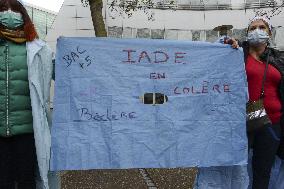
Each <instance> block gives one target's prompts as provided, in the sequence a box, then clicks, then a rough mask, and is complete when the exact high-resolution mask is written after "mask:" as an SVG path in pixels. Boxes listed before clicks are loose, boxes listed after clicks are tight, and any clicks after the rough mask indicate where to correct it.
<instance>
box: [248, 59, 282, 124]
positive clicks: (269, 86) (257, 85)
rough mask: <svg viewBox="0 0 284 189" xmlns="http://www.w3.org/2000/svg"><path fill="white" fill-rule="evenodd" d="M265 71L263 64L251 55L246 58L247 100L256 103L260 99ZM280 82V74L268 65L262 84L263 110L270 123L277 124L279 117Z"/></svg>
mask: <svg viewBox="0 0 284 189" xmlns="http://www.w3.org/2000/svg"><path fill="white" fill-rule="evenodd" d="M264 70H265V63H264V62H261V61H258V60H256V59H255V58H254V57H252V56H251V55H249V56H248V58H247V64H246V72H247V81H248V91H249V100H251V101H256V100H259V98H260V93H261V84H262V80H263V75H264ZM280 80H281V74H280V72H279V71H278V70H277V69H276V68H275V67H273V66H272V65H270V64H269V65H268V70H267V74H266V80H265V84H264V100H263V103H264V108H265V110H266V112H267V114H268V117H269V118H270V120H271V122H272V123H279V122H280V117H281V114H282V113H281V100H280V93H279V85H280Z"/></svg>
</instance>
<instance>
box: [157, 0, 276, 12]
mask: <svg viewBox="0 0 284 189" xmlns="http://www.w3.org/2000/svg"><path fill="white" fill-rule="evenodd" d="M276 5H277V4H276V3H275V2H270V1H267V2H260V1H255V2H245V3H239V4H233V5H232V4H231V3H230V2H229V3H220V4H219V3H218V2H217V3H216V4H206V3H204V4H202V3H200V4H196V3H194V4H192V3H191V1H189V3H184V2H178V1H168V0H167V1H165V0H162V1H158V2H157V3H155V4H154V8H156V9H177V10H179V9H181V10H193V11H200V10H233V9H234V10H236V9H241V10H242V9H259V8H269V7H275V6H276Z"/></svg>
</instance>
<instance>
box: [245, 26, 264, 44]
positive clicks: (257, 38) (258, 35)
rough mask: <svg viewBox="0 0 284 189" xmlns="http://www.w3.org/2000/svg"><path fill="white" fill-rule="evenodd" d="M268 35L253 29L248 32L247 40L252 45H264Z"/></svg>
mask: <svg viewBox="0 0 284 189" xmlns="http://www.w3.org/2000/svg"><path fill="white" fill-rule="evenodd" d="M269 38H270V37H269V35H268V33H267V32H266V31H265V30H260V29H258V28H257V29H255V30H253V31H250V32H249V33H248V36H247V40H248V42H249V43H250V44H252V45H258V44H265V43H267V42H268V40H269Z"/></svg>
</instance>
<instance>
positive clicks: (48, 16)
mask: <svg viewBox="0 0 284 189" xmlns="http://www.w3.org/2000/svg"><path fill="white" fill-rule="evenodd" d="M25 7H26V9H27V12H28V14H29V16H30V17H31V19H32V21H33V23H34V25H35V27H36V30H37V32H38V35H39V37H40V38H41V39H45V37H46V35H47V32H48V31H49V30H50V29H51V26H52V24H53V21H54V19H55V17H56V14H57V13H56V12H53V11H50V10H46V9H43V8H40V7H36V6H34V5H30V4H27V3H25Z"/></svg>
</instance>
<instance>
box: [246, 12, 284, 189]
mask: <svg viewBox="0 0 284 189" xmlns="http://www.w3.org/2000/svg"><path fill="white" fill-rule="evenodd" d="M270 37H271V25H270V23H269V20H268V19H267V18H266V17H255V18H254V19H253V20H252V21H251V23H250V25H249V27H248V34H247V41H246V42H244V43H243V44H242V47H243V49H244V56H245V62H246V64H245V68H246V72H247V81H248V91H249V100H251V101H256V100H259V99H260V96H261V88H262V81H263V76H264V70H265V65H266V61H268V69H267V73H266V80H265V83H264V99H263V103H264V107H265V110H266V112H267V114H268V116H269V118H270V120H271V122H272V124H270V125H266V127H264V128H262V129H259V130H256V131H253V132H251V133H248V138H249V144H250V148H251V149H252V151H253V157H252V174H253V176H252V180H253V181H252V183H251V185H252V188H253V189H267V188H268V185H269V179H270V173H271V168H272V165H273V163H274V160H275V156H276V154H277V150H278V148H279V144H280V138H281V124H280V121H281V119H282V117H283V104H284V103H283V102H284V98H283V97H284V57H283V56H282V55H281V53H280V52H279V51H277V50H275V49H272V48H270V47H269V39H270Z"/></svg>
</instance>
